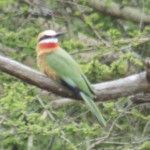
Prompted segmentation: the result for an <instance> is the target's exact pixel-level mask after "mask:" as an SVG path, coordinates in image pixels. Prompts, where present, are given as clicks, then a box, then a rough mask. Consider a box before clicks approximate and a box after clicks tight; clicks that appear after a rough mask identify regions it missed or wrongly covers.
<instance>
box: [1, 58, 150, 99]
mask: <svg viewBox="0 0 150 150" xmlns="http://www.w3.org/2000/svg"><path fill="white" fill-rule="evenodd" d="M0 70H1V71H3V72H5V73H7V74H10V75H12V76H15V77H17V78H19V79H21V80H23V81H25V82H27V83H29V84H32V85H35V86H37V87H39V88H41V89H44V90H47V91H50V92H53V93H55V94H57V95H60V96H63V97H70V98H75V99H77V97H76V96H74V95H73V94H72V93H71V92H70V91H69V90H67V89H65V88H64V87H61V86H60V85H58V84H56V83H55V82H54V81H52V80H51V79H50V78H48V77H47V76H46V75H44V74H43V73H40V72H38V71H36V70H33V69H31V68H29V67H27V66H25V65H23V64H20V63H19V62H16V61H14V60H12V59H9V58H6V57H4V56H0ZM93 87H94V88H95V91H96V99H95V100H103V101H104V100H109V99H115V98H119V97H123V96H129V95H133V94H137V93H140V92H150V84H149V82H148V80H147V78H146V72H142V73H140V74H135V75H132V76H129V77H126V78H123V79H119V80H114V81H110V82H104V83H99V84H95V85H93Z"/></svg>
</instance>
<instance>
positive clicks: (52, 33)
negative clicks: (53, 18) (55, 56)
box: [45, 30, 57, 36]
mask: <svg viewBox="0 0 150 150" xmlns="http://www.w3.org/2000/svg"><path fill="white" fill-rule="evenodd" d="M56 34H57V33H56V32H55V31H54V30H47V31H45V35H48V36H55V35H56Z"/></svg>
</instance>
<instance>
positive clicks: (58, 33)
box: [55, 32, 66, 37]
mask: <svg viewBox="0 0 150 150" xmlns="http://www.w3.org/2000/svg"><path fill="white" fill-rule="evenodd" d="M65 33H66V32H57V33H56V35H55V36H56V37H58V36H60V35H62V34H65Z"/></svg>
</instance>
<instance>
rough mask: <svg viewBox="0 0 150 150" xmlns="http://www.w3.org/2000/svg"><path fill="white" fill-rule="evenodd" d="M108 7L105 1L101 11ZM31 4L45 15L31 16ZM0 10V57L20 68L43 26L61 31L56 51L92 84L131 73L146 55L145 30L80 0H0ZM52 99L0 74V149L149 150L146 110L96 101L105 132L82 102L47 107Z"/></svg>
mask: <svg viewBox="0 0 150 150" xmlns="http://www.w3.org/2000/svg"><path fill="white" fill-rule="evenodd" d="M114 2H118V3H120V4H121V6H122V7H125V6H131V7H133V6H134V5H133V3H135V4H136V7H137V8H138V7H139V8H140V7H141V6H142V7H143V10H144V11H145V12H149V6H150V2H149V1H145V2H144V5H142V4H143V1H139V0H133V1H132V3H131V1H129V0H123V1H118V0H114ZM111 3H112V1H110V0H105V4H106V5H107V6H110V5H111ZM39 6H40V7H41V8H43V7H44V11H45V12H47V9H48V10H49V11H48V14H50V16H46V15H45V14H43V13H42V11H38V12H37V11H36V10H39ZM134 7H135V6H134ZM0 11H1V13H0V18H1V23H0V36H1V38H0V45H2V46H6V47H8V48H10V49H11V50H10V51H7V50H6V51H5V50H3V51H1V48H0V52H1V53H2V55H3V54H4V55H8V56H9V57H11V58H13V59H16V60H18V61H20V62H22V63H26V62H25V60H29V56H30V59H31V60H32V61H31V63H30V65H31V67H35V61H36V58H35V57H36V56H35V50H34V49H35V46H36V38H35V37H36V36H37V34H38V33H39V32H40V31H42V30H43V29H44V30H45V29H49V28H54V29H56V30H63V31H64V30H66V31H67V33H68V34H66V35H64V36H62V37H61V46H62V47H63V48H65V49H66V50H67V51H68V52H69V53H71V54H72V55H73V56H74V57H75V58H76V59H77V61H78V62H79V63H80V66H81V68H82V70H83V71H84V72H85V74H86V75H87V76H88V78H89V80H90V81H91V82H92V83H98V82H103V81H106V80H113V79H117V78H120V77H124V76H127V75H130V74H132V73H136V72H139V71H141V70H142V69H143V63H142V61H141V60H142V59H144V58H145V57H148V56H149V54H150V51H148V49H149V48H150V46H149V40H145V38H146V37H147V36H148V35H149V31H150V27H149V26H147V25H142V26H141V25H140V24H139V23H134V22H132V21H126V20H122V19H117V18H112V17H110V16H107V15H105V14H102V13H99V12H97V11H96V10H94V9H93V8H91V7H89V6H88V4H87V1H86V0H75V1H52V0H50V1H48V0H45V1H43V3H40V1H39V4H36V3H34V4H29V3H26V2H25V1H24V0H23V1H21V0H17V1H13V0H7V1H4V0H0ZM39 12H41V14H40V13H39ZM51 12H52V13H51ZM80 35H82V36H80ZM83 35H84V36H83ZM143 39H144V40H143ZM14 50H15V52H14ZM88 53H89V54H88ZM81 54H82V55H84V58H83V57H81ZM86 56H87V57H86ZM56 99H58V97H56V96H54V95H52V94H51V93H50V94H48V96H42V94H41V92H40V91H39V90H38V89H37V88H36V87H32V86H30V85H28V84H27V83H23V82H22V81H20V80H18V79H15V78H13V77H11V76H8V75H6V74H3V73H2V72H0V141H1V142H0V149H4V150H10V149H22V150H26V149H28V150H38V149H39V150H41V149H45V150H46V149H55V150H60V149H61V150H63V149H64V150H78V149H79V150H80V149H82V150H83V149H88V148H89V147H91V149H118V150H120V149H124V150H126V149H141V150H148V149H149V146H150V142H149V139H150V137H149V135H150V128H149V120H150V117H149V105H144V104H143V105H135V104H134V103H132V101H130V98H128V97H122V98H120V99H118V100H115V101H113V100H111V99H110V101H108V102H105V103H100V104H98V105H99V108H100V110H101V112H102V114H103V115H104V117H105V119H106V120H107V127H106V128H101V127H100V126H99V124H98V123H97V120H96V119H95V118H94V117H93V116H92V114H91V113H90V112H89V111H88V110H87V108H86V106H85V105H84V104H83V103H81V102H79V103H73V104H69V105H62V106H61V107H56V108H55V107H52V106H51V101H54V100H56Z"/></svg>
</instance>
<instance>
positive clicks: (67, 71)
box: [36, 29, 106, 127]
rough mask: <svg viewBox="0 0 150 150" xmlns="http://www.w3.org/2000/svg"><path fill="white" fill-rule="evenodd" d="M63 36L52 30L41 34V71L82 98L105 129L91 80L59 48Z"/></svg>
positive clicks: (38, 54)
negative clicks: (95, 100) (59, 40)
mask: <svg viewBox="0 0 150 150" xmlns="http://www.w3.org/2000/svg"><path fill="white" fill-rule="evenodd" d="M62 34H64V32H56V31H54V30H51V29H49V30H46V31H43V32H41V33H39V35H38V38H37V45H36V53H37V63H38V66H39V68H40V71H41V72H43V73H45V74H46V75H47V76H48V77H50V78H52V79H53V80H55V81H56V82H58V83H59V84H61V85H63V86H65V87H66V88H68V89H69V90H71V91H72V92H73V93H74V94H76V95H78V96H80V97H81V98H82V99H83V100H84V101H85V103H86V105H87V106H88V108H89V110H90V111H91V112H92V114H93V115H94V116H95V117H96V118H97V120H98V122H99V124H100V125H101V126H103V127H105V126H106V122H105V120H104V118H103V116H102V114H101V113H100V111H99V109H98V107H97V105H96V104H95V102H94V101H93V99H94V95H95V94H94V90H93V88H92V87H91V84H90V82H89V80H88V79H87V77H86V76H85V74H84V73H83V72H82V71H81V68H80V67H79V65H78V64H77V63H76V61H75V60H74V59H73V57H72V56H71V55H70V54H69V53H68V52H66V51H65V50H64V49H63V48H61V47H60V46H59V42H58V38H59V36H60V35H62Z"/></svg>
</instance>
